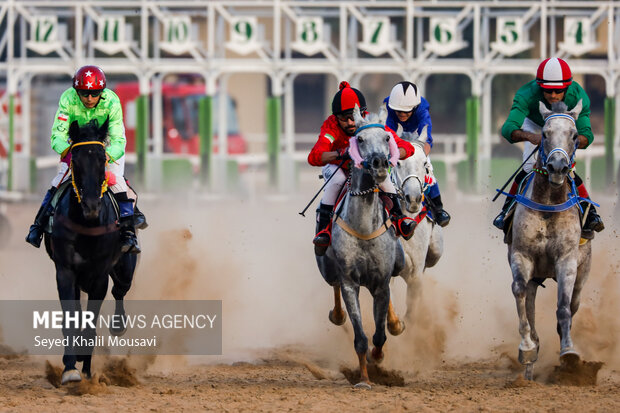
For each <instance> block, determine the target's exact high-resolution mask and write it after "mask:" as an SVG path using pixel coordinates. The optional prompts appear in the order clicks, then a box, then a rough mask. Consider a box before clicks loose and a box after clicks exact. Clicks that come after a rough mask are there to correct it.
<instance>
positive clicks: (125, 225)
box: [114, 192, 142, 254]
mask: <svg viewBox="0 0 620 413" xmlns="http://www.w3.org/2000/svg"><path fill="white" fill-rule="evenodd" d="M114 198H116V202H117V203H118V207H119V209H120V213H121V217H120V220H119V225H120V230H121V252H122V253H127V252H128V253H130V254H139V253H140V252H142V251H141V250H140V247H139V246H138V238H137V237H136V230H135V227H134V216H133V201H132V200H131V199H129V198H127V193H126V192H120V193H118V194H114Z"/></svg>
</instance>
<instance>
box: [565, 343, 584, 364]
mask: <svg viewBox="0 0 620 413" xmlns="http://www.w3.org/2000/svg"><path fill="white" fill-rule="evenodd" d="M579 360H581V358H580V357H579V353H577V351H575V349H574V348H572V347H571V348H568V349H566V350H562V351H561V352H560V362H561V363H562V365H563V366H574V365H576V364H577V363H578V362H579Z"/></svg>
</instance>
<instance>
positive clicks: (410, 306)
mask: <svg viewBox="0 0 620 413" xmlns="http://www.w3.org/2000/svg"><path fill="white" fill-rule="evenodd" d="M426 129H427V128H426V127H424V129H423V130H422V133H421V135H420V136H419V137H418V135H417V134H415V133H409V132H404V133H403V134H402V136H401V138H402V139H404V140H406V141H409V142H411V143H412V144H413V145H414V147H415V153H414V154H413V155H412V156H410V157H409V158H407V159H404V160H400V161H399V162H398V165H397V166H396V168H394V172H393V176H394V177H395V180H396V187H397V190H398V191H399V192H400V194H401V196H402V197H403V198H404V208H403V212H404V213H405V214H407V215H408V216H410V217H416V218H417V219H416V220H419V221H420V222H419V223H418V224H417V226H416V228H415V232H414V234H413V237H411V239H409V240H408V241H405V240H404V239H402V238H401V239H400V242H401V244H402V245H403V248H404V250H405V268H404V269H403V271H401V273H400V276H401V277H402V278H403V279H404V280H405V282H406V283H407V313H406V315H405V318H406V319H407V320H408V321H412V317H413V310H414V307H415V306H414V302H415V300H416V298H417V297H419V294H420V291H421V290H420V287H421V284H420V281H421V277H422V273H423V272H424V270H425V269H426V268H430V267H432V266H434V265H435V264H437V262H438V261H439V258H441V255H442V254H443V233H442V228H441V227H440V226H439V225H435V223H434V222H433V221H431V220H430V219H428V218H426V217H425V215H426V211H423V204H422V202H423V201H424V190H425V189H426V186H427V184H428V183H427V182H428V181H429V180H430V179H431V178H432V177H431V170H430V165H429V164H428V157H427V156H426V154H425V153H424V142H426ZM390 316H391V314H388V319H390Z"/></svg>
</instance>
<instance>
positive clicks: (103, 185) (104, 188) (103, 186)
mask: <svg viewBox="0 0 620 413" xmlns="http://www.w3.org/2000/svg"><path fill="white" fill-rule="evenodd" d="M83 145H101V146H103V148H104V150H105V144H104V143H103V142H99V141H86V142H78V143H73V144H71V146H70V147H69V152H71V151H73V148H75V147H76V146H83ZM70 169H71V185H73V190H74V191H75V196H77V200H78V204H81V203H82V196H81V195H80V191H79V190H78V188H77V185H76V184H75V174H74V173H73V157H71V166H70ZM107 190H108V179H107V177H106V178H105V179H104V180H103V182H102V183H101V195H99V198H103V194H105V191H107Z"/></svg>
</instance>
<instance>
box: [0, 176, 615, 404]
mask: <svg viewBox="0 0 620 413" xmlns="http://www.w3.org/2000/svg"><path fill="white" fill-rule="evenodd" d="M319 186H320V185H319V183H318V181H315V180H312V181H309V180H308V181H303V183H302V187H303V189H302V190H300V191H299V192H297V193H294V194H292V195H289V196H278V195H275V194H270V193H269V191H267V190H266V191H262V193H259V194H257V193H256V192H254V191H253V190H250V191H248V192H246V194H245V196H231V197H222V198H217V197H208V198H200V197H196V196H188V195H183V194H181V195H178V196H175V197H165V198H157V199H155V198H152V199H145V200H143V205H142V208H143V209H144V211H145V212H146V213H147V216H148V219H149V222H150V224H151V226H150V227H149V228H148V229H147V230H146V231H143V232H141V234H140V238H141V243H142V249H143V251H144V252H143V253H142V254H141V258H140V264H139V268H138V271H137V273H136V275H135V281H134V285H133V287H132V290H131V291H130V293H129V296H128V299H218V300H222V301H223V320H224V321H223V323H224V324H223V325H224V333H223V349H224V351H223V352H224V354H223V355H221V356H153V357H148V356H140V357H138V356H131V357H128V358H125V357H113V358H107V357H105V356H95V359H94V371H95V372H96V377H95V378H94V380H93V381H91V382H83V383H81V384H79V385H78V384H74V385H71V386H62V387H58V388H57V387H55V386H54V385H53V383H55V381H56V380H57V377H58V370H59V369H60V368H61V364H62V362H61V356H48V357H43V356H18V357H0V411H35V410H37V411H54V410H58V409H62V410H63V411H78V410H79V411H83V410H84V409H88V410H89V411H110V409H112V408H113V409H115V410H119V411H196V410H213V411H289V410H290V411H353V410H371V409H372V410H373V411H378V412H382V411H403V410H412V411H532V410H534V411H610V412H611V411H620V392H619V390H620V344H619V343H620V340H619V336H620V320H619V319H618V318H617V314H619V313H620V312H619V310H620V288H619V287H620V283H619V280H618V259H617V256H618V254H617V249H618V245H619V243H618V239H617V229H618V226H617V225H616V224H615V221H616V220H615V217H614V216H613V211H614V208H615V199H616V197H615V196H612V195H610V194H601V195H600V197H599V198H598V199H597V200H599V201H601V203H603V206H602V208H601V213H602V216H603V218H604V220H605V222H606V224H607V229H606V230H605V231H604V232H603V233H601V234H599V235H598V236H597V238H596V239H595V240H594V244H593V251H594V263H593V266H592V271H591V273H590V279H589V280H588V283H587V284H586V287H585V290H584V294H583V298H582V305H581V309H580V311H579V313H578V314H577V315H576V317H575V319H574V325H573V340H574V341H575V345H576V347H577V349H578V350H579V351H580V353H581V356H582V360H583V361H585V362H587V363H590V364H583V365H580V366H581V367H582V368H581V369H578V370H576V371H568V372H567V371H559V370H558V365H559V360H558V351H559V339H558V337H557V334H556V332H555V301H556V287H555V283H553V282H547V283H546V285H547V288H545V289H540V291H539V294H538V301H537V328H538V331H539V334H540V336H541V352H540V359H539V361H538V363H537V364H536V368H535V380H534V381H533V382H525V381H524V380H523V379H522V378H521V374H522V368H521V366H520V365H519V363H518V362H517V361H516V356H517V348H518V344H519V333H518V325H517V316H516V310H515V303H514V298H513V296H512V293H511V290H510V283H511V275H510V271H509V268H508V265H507V260H506V248H505V245H504V244H503V243H502V240H501V237H500V233H499V231H497V230H495V229H494V228H493V227H492V226H491V220H492V218H493V217H494V216H495V214H496V213H497V210H498V208H499V207H500V205H498V204H497V203H496V204H491V203H490V200H489V199H488V198H487V197H481V196H466V195H463V194H458V195H453V196H449V195H448V196H446V195H444V199H445V200H444V202H445V204H446V208H447V209H448V211H449V212H450V213H451V214H452V216H453V221H452V223H451V224H450V225H449V226H448V227H447V228H446V230H445V232H444V234H445V254H444V257H442V259H441V260H440V262H439V263H438V264H437V266H436V267H434V268H432V269H429V270H427V272H426V273H425V275H424V279H423V280H422V294H421V299H420V302H419V303H418V304H417V306H416V311H415V316H414V319H413V320H409V321H408V324H407V329H406V330H405V333H403V334H402V335H401V336H398V337H392V336H388V341H387V344H386V348H385V352H386V357H385V360H384V362H383V363H382V365H381V367H380V368H379V369H373V371H372V373H373V375H372V376H371V380H372V381H373V382H374V383H375V384H374V385H373V388H372V389H371V390H370V391H364V390H358V389H353V388H352V386H351V384H350V382H349V380H348V379H347V376H349V377H350V376H351V374H353V375H355V373H356V372H355V369H356V368H357V357H356V355H355V353H354V349H353V334H352V329H351V327H350V322H347V323H346V324H345V325H344V326H342V327H336V326H334V325H332V324H331V323H330V322H329V321H328V319H327V313H328V311H329V309H330V308H331V305H332V302H333V297H332V289H331V288H330V287H329V286H328V285H327V284H325V282H324V281H323V279H322V278H321V276H320V274H319V272H318V270H317V268H316V263H315V260H314V256H313V251H312V245H311V239H312V235H313V231H314V222H313V219H312V218H310V217H311V216H312V215H313V213H308V214H307V215H308V217H307V218H305V219H304V218H302V217H300V216H299V215H298V214H297V212H298V211H299V210H301V209H302V208H303V206H304V205H305V204H306V203H307V201H308V199H309V198H310V196H311V195H312V194H313V191H314V190H316V189H318V187H319ZM489 193H491V192H490V191H489ZM36 208H37V205H36V204H35V203H34V202H30V203H13V204H9V205H6V206H5V213H6V215H7V216H8V217H9V219H10V223H11V236H10V242H8V243H7V245H6V246H4V247H3V248H2V249H0V283H1V285H2V286H3V288H2V289H0V299H56V298H57V295H56V286H55V278H54V269H53V264H52V262H51V261H50V260H49V258H48V257H47V256H46V254H45V253H44V251H42V250H36V249H34V248H32V247H30V246H28V245H26V244H25V243H24V242H23V237H24V235H25V232H26V230H27V227H28V225H29V224H30V221H31V219H32V217H33V216H34V213H35V212H36ZM312 210H313V208H312V209H311V211H312ZM404 289H405V284H404V282H403V281H402V280H401V279H394V281H393V287H392V291H393V292H392V294H393V297H394V303H395V306H396V309H397V311H398V312H399V313H400V314H404V310H405V305H406V304H405V292H404ZM361 296H362V306H363V317H364V325H365V328H366V333H367V335H368V336H369V337H371V335H372V333H373V331H372V325H373V324H372V309H371V299H370V295H369V294H368V292H367V291H363V292H362V293H361ZM0 319H1V317H0ZM1 327H2V325H1V323H0V343H2V341H1V339H2V334H1ZM596 362H600V363H602V366H601V367H600V370H599V371H598V374H595V370H597V368H596V365H594V364H593V363H596ZM594 381H596V384H593V383H594Z"/></svg>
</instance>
